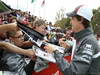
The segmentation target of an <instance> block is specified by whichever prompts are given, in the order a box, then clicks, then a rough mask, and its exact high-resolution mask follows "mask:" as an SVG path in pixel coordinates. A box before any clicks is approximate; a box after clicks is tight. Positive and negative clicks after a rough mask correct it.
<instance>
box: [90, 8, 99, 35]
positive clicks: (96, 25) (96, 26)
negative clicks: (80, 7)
mask: <svg viewBox="0 0 100 75" xmlns="http://www.w3.org/2000/svg"><path fill="white" fill-rule="evenodd" d="M93 15H94V16H93V20H92V22H91V23H92V25H93V28H94V31H95V32H96V33H100V7H99V8H98V9H93Z"/></svg>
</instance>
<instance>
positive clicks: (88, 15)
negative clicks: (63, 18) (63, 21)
mask: <svg viewBox="0 0 100 75" xmlns="http://www.w3.org/2000/svg"><path fill="white" fill-rule="evenodd" d="M75 15H79V16H82V17H83V18H85V19H87V20H88V21H91V19H92V17H93V12H92V9H91V8H88V6H86V5H80V6H78V7H77V8H75V10H74V11H73V12H71V13H67V16H69V17H72V16H75Z"/></svg>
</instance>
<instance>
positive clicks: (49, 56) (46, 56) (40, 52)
mask: <svg viewBox="0 0 100 75" xmlns="http://www.w3.org/2000/svg"><path fill="white" fill-rule="evenodd" d="M33 50H35V51H36V52H35V54H36V56H38V57H40V58H43V59H45V60H48V61H50V62H53V63H56V60H55V58H54V56H53V54H50V53H47V52H45V51H43V50H42V49H41V48H39V47H37V46H33Z"/></svg>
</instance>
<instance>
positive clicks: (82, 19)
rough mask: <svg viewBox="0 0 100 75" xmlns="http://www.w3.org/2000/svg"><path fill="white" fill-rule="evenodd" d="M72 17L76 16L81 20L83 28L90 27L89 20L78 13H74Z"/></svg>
mask: <svg viewBox="0 0 100 75" xmlns="http://www.w3.org/2000/svg"><path fill="white" fill-rule="evenodd" d="M74 17H76V18H77V20H78V21H82V24H83V26H84V28H87V27H90V21H88V20H87V19H85V18H83V17H82V16H79V15H75V16H74Z"/></svg>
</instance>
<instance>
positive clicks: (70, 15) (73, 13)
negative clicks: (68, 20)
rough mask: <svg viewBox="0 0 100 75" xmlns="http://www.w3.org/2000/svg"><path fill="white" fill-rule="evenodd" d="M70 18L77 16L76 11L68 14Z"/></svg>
mask: <svg viewBox="0 0 100 75" xmlns="http://www.w3.org/2000/svg"><path fill="white" fill-rule="evenodd" d="M66 15H67V16H68V17H73V16H75V15H77V14H76V13H75V12H74V11H73V12H70V13H67V14H66Z"/></svg>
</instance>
